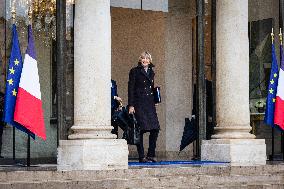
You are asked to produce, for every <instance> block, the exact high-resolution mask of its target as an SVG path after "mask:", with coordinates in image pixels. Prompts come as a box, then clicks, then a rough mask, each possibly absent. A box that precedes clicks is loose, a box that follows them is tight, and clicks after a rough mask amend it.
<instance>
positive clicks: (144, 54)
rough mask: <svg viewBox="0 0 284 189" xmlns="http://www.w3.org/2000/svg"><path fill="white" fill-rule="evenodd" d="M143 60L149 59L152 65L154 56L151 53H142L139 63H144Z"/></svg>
mask: <svg viewBox="0 0 284 189" xmlns="http://www.w3.org/2000/svg"><path fill="white" fill-rule="evenodd" d="M143 58H147V59H149V61H150V63H152V56H151V54H150V53H149V52H147V51H144V52H142V53H141V54H140V56H139V59H138V62H142V59H143Z"/></svg>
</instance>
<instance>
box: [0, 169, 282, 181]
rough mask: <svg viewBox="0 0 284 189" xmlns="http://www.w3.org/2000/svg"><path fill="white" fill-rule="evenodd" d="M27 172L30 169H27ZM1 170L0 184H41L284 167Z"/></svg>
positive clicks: (226, 173)
mask: <svg viewBox="0 0 284 189" xmlns="http://www.w3.org/2000/svg"><path fill="white" fill-rule="evenodd" d="M27 170H28V169H27ZM27 170H24V171H0V182H13V181H24V182H29V181H38V180H42V179H43V178H44V179H45V180H90V179H95V180H100V179H105V178H117V179H130V178H137V177H139V176H141V175H143V177H163V176H190V175H192V176H196V175H206V176H216V175H220V176H222V177H225V176H232V175H244V176H245V175H250V176H252V175H256V176H259V175H269V174H276V175H278V174H282V173H284V165H266V166H252V167H230V166H204V167H203V166H201V167H162V168H157V167H155V168H131V169H127V170H112V171H55V170H53V171H27Z"/></svg>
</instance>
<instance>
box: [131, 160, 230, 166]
mask: <svg viewBox="0 0 284 189" xmlns="http://www.w3.org/2000/svg"><path fill="white" fill-rule="evenodd" d="M226 163H227V162H216V161H159V162H156V163H139V162H128V165H129V166H159V165H216V164H218V165H220V164H226Z"/></svg>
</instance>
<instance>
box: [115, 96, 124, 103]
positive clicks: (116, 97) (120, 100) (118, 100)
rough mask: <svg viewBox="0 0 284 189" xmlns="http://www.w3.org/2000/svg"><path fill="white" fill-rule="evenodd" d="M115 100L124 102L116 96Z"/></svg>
mask: <svg viewBox="0 0 284 189" xmlns="http://www.w3.org/2000/svg"><path fill="white" fill-rule="evenodd" d="M114 99H115V100H117V101H119V102H122V99H121V98H120V97H119V96H114Z"/></svg>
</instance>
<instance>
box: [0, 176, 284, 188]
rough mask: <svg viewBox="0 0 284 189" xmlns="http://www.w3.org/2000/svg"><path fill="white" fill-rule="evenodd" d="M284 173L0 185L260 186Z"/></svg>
mask: <svg viewBox="0 0 284 189" xmlns="http://www.w3.org/2000/svg"><path fill="white" fill-rule="evenodd" d="M283 178H284V177H283V175H261V176H255V175H253V176H244V175H237V176H236V175H235V176H230V177H229V176H225V177H223V176H219V175H217V176H208V175H196V176H192V175H191V176H187V177H186V176H166V177H165V176H163V177H143V175H141V176H140V177H137V178H131V179H116V178H105V179H102V180H95V179H88V180H44V179H43V180H41V181H33V182H24V181H14V182H2V183H0V188H14V189H18V188H31V189H33V188H45V187H48V188H53V187H55V186H56V187H55V188H66V187H68V188H89V187H92V188H137V187H141V188H154V187H161V188H162V187H169V188H171V187H176V188H188V187H190V188H200V187H201V188H210V187H211V188H212V186H214V187H217V188H226V187H229V186H230V188H231V187H238V186H244V188H257V186H261V187H262V186H268V185H270V186H271V185H279V186H284V180H283Z"/></svg>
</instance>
